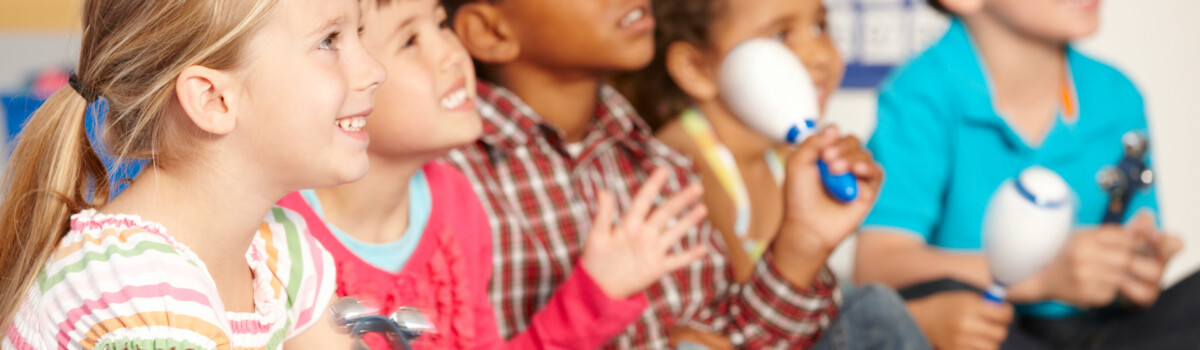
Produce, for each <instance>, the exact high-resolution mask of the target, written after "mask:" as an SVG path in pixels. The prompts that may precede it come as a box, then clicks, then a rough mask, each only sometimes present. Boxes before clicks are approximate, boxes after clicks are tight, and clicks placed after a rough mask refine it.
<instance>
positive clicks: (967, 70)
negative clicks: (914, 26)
mask: <svg viewBox="0 0 1200 350" xmlns="http://www.w3.org/2000/svg"><path fill="white" fill-rule="evenodd" d="M932 3H933V4H934V5H935V7H938V8H939V9H941V10H943V11H945V12H948V13H950V14H952V15H953V17H954V19H953V20H952V23H951V26H950V29H949V30H948V31H947V33H946V35H945V36H944V37H943V38H942V39H941V40H940V41H939V42H938V43H937V44H936V45H934V46H933V47H931V48H930V49H929V50H927V51H926V52H924V53H923V54H921V55H920V56H918V57H917V58H915V59H914V60H913V61H911V62H909V63H908V64H906V65H905V66H903V67H901V68H899V69H897V70H896V71H895V72H893V73H892V75H891V76H890V77H889V79H888V80H887V81H886V82H885V83H884V85H883V86H882V87H881V90H880V95H879V123H878V126H877V128H876V132H875V135H874V136H873V137H872V139H871V141H870V143H869V145H868V147H869V148H870V149H871V151H872V152H874V154H875V156H876V159H877V160H878V161H879V162H880V163H881V164H882V165H883V167H884V169H886V171H887V173H888V182H887V183H886V184H884V186H883V189H882V193H881V195H880V199H879V202H878V204H877V205H876V208H875V209H874V211H873V212H872V213H871V214H870V216H869V217H868V218H867V220H866V223H865V224H864V235H862V237H861V239H860V242H859V245H860V246H859V251H858V254H857V259H858V263H857V264H856V266H857V271H856V278H857V279H858V280H859V282H882V283H885V284H889V285H892V286H893V287H896V288H904V287H910V286H913V285H919V284H922V283H924V282H930V281H936V280H939V279H949V280H953V281H957V282H961V283H959V285H963V286H969V287H974V288H982V287H985V286H987V284H989V283H990V282H991V277H990V274H989V272H988V268H987V265H986V263H985V262H984V259H983V257H982V254H980V248H981V241H982V236H981V227H982V221H983V216H984V212H985V211H986V208H987V203H988V200H989V198H990V197H991V194H992V192H993V191H995V190H996V188H998V187H999V185H1000V184H1001V183H1002V182H1003V181H1004V180H1006V179H1008V178H1011V177H1013V176H1015V175H1016V174H1017V173H1018V172H1019V171H1021V170H1022V169H1025V168H1027V167H1029V166H1032V165H1041V166H1044V167H1046V168H1049V169H1051V170H1053V171H1055V172H1057V173H1058V174H1060V175H1061V176H1062V177H1063V178H1064V179H1065V180H1066V181H1067V183H1068V184H1069V185H1070V186H1071V188H1072V190H1073V191H1074V192H1075V194H1076V195H1077V197H1078V200H1079V202H1078V207H1077V216H1076V228H1077V231H1076V232H1074V234H1073V235H1072V237H1071V238H1070V239H1069V241H1068V243H1067V244H1066V245H1065V247H1064V248H1063V249H1062V251H1060V253H1059V256H1058V257H1056V258H1055V259H1054V260H1053V261H1052V262H1051V263H1049V264H1048V265H1047V266H1046V267H1045V268H1043V269H1042V270H1041V271H1039V273H1038V274H1037V275H1035V276H1034V277H1031V278H1029V279H1028V280H1027V281H1025V282H1022V283H1019V284H1016V285H1014V286H1010V288H1009V300H1011V301H1012V302H1014V303H1016V304H1018V307H1017V311H1018V315H1019V316H1020V317H1018V321H1017V322H1016V325H1014V326H1015V327H1012V328H1008V326H1009V325H1007V324H1004V323H1003V322H998V321H996V320H997V317H994V314H995V313H996V311H995V309H997V308H995V307H992V306H991V305H987V304H985V303H984V302H983V301H982V300H981V298H980V297H979V296H977V295H970V294H971V293H968V292H962V291H953V292H943V293H935V294H932V295H930V296H927V297H924V298H919V299H916V300H912V301H910V302H909V310H910V312H911V313H912V314H913V316H914V318H915V319H916V320H917V322H918V323H919V324H921V327H922V330H923V331H924V332H925V334H926V336H927V337H928V338H930V339H929V340H930V342H931V343H933V344H934V346H935V347H939V348H963V347H968V348H995V347H997V346H999V345H1000V344H1001V343H1002V342H1003V343H1004V347H1005V348H1009V347H1011V348H1021V349H1026V348H1038V347H1048V348H1075V347H1084V346H1085V344H1086V346H1093V345H1094V346H1099V347H1101V348H1111V347H1120V346H1122V345H1123V344H1126V343H1128V344H1129V345H1137V346H1147V345H1154V346H1149V347H1150V348H1171V347H1175V346H1177V345H1182V346H1185V347H1192V346H1195V344H1197V341H1196V340H1186V341H1185V339H1183V338H1180V337H1181V336H1185V334H1186V333H1189V332H1187V330H1189V329H1190V328H1194V327H1196V322H1195V321H1190V322H1175V321H1172V320H1173V319H1176V318H1180V319H1182V318H1186V316H1185V315H1187V314H1189V313H1190V314H1195V311H1200V308H1197V303H1196V301H1195V300H1196V299H1197V298H1192V297H1186V295H1187V294H1195V293H1192V292H1195V291H1200V288H1198V285H1197V279H1196V278H1194V276H1193V277H1189V278H1187V279H1185V280H1184V281H1183V282H1181V283H1180V284H1178V285H1177V286H1176V287H1174V288H1172V290H1170V291H1160V288H1159V285H1158V283H1159V280H1160V279H1161V276H1162V271H1163V267H1164V265H1165V264H1166V262H1167V261H1168V260H1169V259H1170V257H1171V256H1172V255H1173V254H1174V253H1175V252H1176V251H1178V250H1179V248H1180V246H1181V243H1180V241H1179V240H1178V239H1177V238H1175V237H1172V236H1165V235H1162V234H1160V233H1159V232H1158V230H1157V228H1155V225H1154V222H1155V220H1156V215H1157V214H1156V213H1155V212H1156V209H1157V204H1156V201H1157V200H1156V193H1155V190H1154V188H1153V187H1150V188H1147V189H1144V190H1142V191H1139V192H1137V193H1136V194H1135V195H1134V196H1133V198H1132V200H1131V201H1130V204H1129V210H1128V211H1127V212H1128V213H1130V215H1127V217H1126V221H1127V222H1126V224H1125V225H1124V227H1121V226H1118V225H1101V218H1102V216H1103V214H1104V211H1105V206H1106V205H1107V203H1108V193H1106V192H1105V191H1104V190H1103V189H1102V188H1101V186H1100V185H1099V184H1098V183H1097V174H1098V173H1099V172H1100V171H1101V170H1102V169H1105V168H1106V167H1109V166H1113V165H1115V164H1116V162H1117V161H1118V160H1120V159H1121V157H1122V155H1123V154H1124V147H1123V144H1122V137H1123V136H1124V135H1125V134H1126V133H1129V132H1135V133H1140V134H1142V135H1147V127H1146V119H1145V109H1144V106H1143V102H1142V98H1141V95H1140V94H1139V93H1138V91H1137V89H1136V88H1135V87H1134V86H1133V84H1132V83H1131V82H1130V81H1129V80H1128V79H1127V78H1126V77H1125V76H1123V75H1122V74H1121V73H1120V72H1118V71H1117V70H1115V69H1113V68H1112V67H1109V66H1107V65H1105V64H1103V63H1100V62H1097V61H1095V60H1093V59H1091V58H1089V57H1087V56H1085V55H1083V54H1082V53H1080V52H1078V51H1076V50H1074V49H1073V48H1072V47H1071V45H1070V44H1069V41H1070V40H1073V39H1076V38H1079V37H1082V36H1085V35H1088V34H1090V33H1092V32H1094V31H1095V29H1096V27H1097V26H1098V17H1097V9H1098V6H1099V3H1098V1H1090V0H1080V1H1060V0H940V1H938V0H933V1H932ZM1147 162H1149V160H1147ZM1133 213H1139V214H1137V217H1136V218H1134V217H1133V216H1134V215H1133ZM1141 246H1145V247H1149V249H1150V250H1152V251H1153V253H1151V254H1136V253H1135V249H1136V247H1141ZM968 289H969V288H968ZM1184 290H1187V291H1192V292H1184ZM1160 292H1161V293H1160ZM1118 294H1120V295H1124V296H1126V297H1128V298H1129V299H1130V300H1131V301H1132V302H1133V303H1134V304H1137V305H1138V306H1139V307H1140V308H1141V309H1140V310H1138V311H1134V312H1132V313H1128V314H1122V315H1113V314H1109V313H1104V314H1101V313H1100V312H1095V311H1093V312H1085V310H1088V309H1093V310H1094V309H1096V308H1099V307H1103V306H1105V305H1108V304H1110V303H1112V302H1113V301H1114V300H1115V299H1116V297H1117V295H1118ZM1156 300H1157V303H1156ZM1189 323H1190V325H1189ZM1189 327H1190V328H1189ZM1192 339H1194V338H1192Z"/></svg>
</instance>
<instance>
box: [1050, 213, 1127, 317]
mask: <svg viewBox="0 0 1200 350" xmlns="http://www.w3.org/2000/svg"><path fill="white" fill-rule="evenodd" d="M1134 243H1135V237H1134V234H1133V233H1131V232H1129V231H1127V230H1125V229H1124V228H1122V227H1119V226H1116V225H1103V226H1100V227H1096V228H1094V229H1089V230H1085V231H1080V232H1075V233H1073V234H1071V237H1070V238H1068V239H1067V243H1066V244H1065V245H1064V246H1063V249H1062V250H1061V251H1060V252H1059V253H1058V255H1057V256H1055V257H1054V259H1053V260H1051V261H1050V263H1049V264H1047V265H1046V267H1045V268H1042V270H1041V271H1039V272H1038V274H1037V275H1034V277H1033V278H1032V279H1031V280H1032V281H1031V282H1032V283H1039V284H1040V286H1042V288H1041V290H1042V292H1041V293H1040V295H1038V298H1037V300H1045V299H1058V300H1062V301H1065V302H1067V303H1069V304H1072V305H1076V306H1080V307H1095V306H1104V305H1107V304H1108V303H1110V302H1112V301H1113V299H1114V298H1116V296H1117V291H1118V290H1119V288H1120V286H1121V284H1122V282H1123V281H1124V280H1126V279H1127V278H1128V273H1127V271H1128V269H1129V266H1130V261H1131V259H1132V258H1133V246H1134Z"/></svg>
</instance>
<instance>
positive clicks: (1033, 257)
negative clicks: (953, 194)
mask: <svg viewBox="0 0 1200 350" xmlns="http://www.w3.org/2000/svg"><path fill="white" fill-rule="evenodd" d="M1074 221H1075V208H1074V196H1073V194H1072V192H1071V188H1070V187H1068V186H1067V183H1066V181H1063V179H1062V177H1059V176H1058V174H1056V173H1055V172H1053V171H1051V170H1049V169H1046V168H1043V167H1040V166H1033V167H1030V168H1028V169H1025V170H1024V171H1021V173H1020V174H1019V175H1017V177H1016V178H1015V179H1009V180H1007V181H1005V182H1004V183H1003V184H1001V185H1000V188H999V189H998V190H996V193H995V194H993V195H992V200H991V202H990V203H988V209H987V214H985V217H984V226H983V239H984V241H983V244H984V246H983V249H984V256H985V257H986V259H987V263H988V267H989V268H990V269H991V271H992V278H993V282H992V285H991V286H990V287H988V289H987V291H986V292H985V293H984V298H985V299H987V300H989V301H993V302H996V303H1001V302H1003V301H1004V299H1005V296H1006V292H1005V288H1007V286H1011V285H1013V284H1016V283H1018V282H1021V281H1023V280H1025V279H1026V278H1029V277H1030V276H1032V275H1033V274H1035V273H1037V272H1038V270H1041V269H1042V267H1043V266H1045V265H1046V263H1047V262H1049V261H1050V259H1053V258H1054V255H1055V254H1057V253H1058V251H1059V250H1060V249H1061V248H1062V246H1063V244H1064V243H1065V242H1066V239H1067V237H1068V236H1069V235H1070V230H1071V224H1072V223H1073V222H1074Z"/></svg>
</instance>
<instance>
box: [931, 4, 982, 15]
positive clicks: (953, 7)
mask: <svg viewBox="0 0 1200 350" xmlns="http://www.w3.org/2000/svg"><path fill="white" fill-rule="evenodd" d="M938 1H941V2H942V6H943V7H945V8H946V10H949V11H950V12H951V13H953V14H956V15H959V16H969V15H973V14H975V13H976V12H979V10H980V9H982V8H983V1H984V0H938Z"/></svg>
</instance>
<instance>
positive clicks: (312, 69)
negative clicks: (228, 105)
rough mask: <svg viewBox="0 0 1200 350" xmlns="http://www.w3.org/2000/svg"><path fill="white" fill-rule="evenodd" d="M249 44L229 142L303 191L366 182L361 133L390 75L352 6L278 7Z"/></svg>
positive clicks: (294, 3) (302, 3) (325, 0)
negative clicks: (366, 42) (364, 38)
mask: <svg viewBox="0 0 1200 350" xmlns="http://www.w3.org/2000/svg"><path fill="white" fill-rule="evenodd" d="M272 11H273V12H272V13H270V14H269V15H268V17H267V19H266V21H265V22H264V23H263V25H262V27H260V28H258V29H257V32H256V33H255V34H254V35H253V37H252V38H251V40H250V41H249V42H248V45H246V47H247V52H246V55H245V59H246V62H245V66H243V67H242V68H240V69H239V72H240V74H241V76H240V78H241V79H240V81H241V82H240V86H239V88H240V89H238V99H239V100H240V101H242V102H243V103H242V104H241V105H239V106H238V108H239V114H238V120H237V123H238V126H237V127H236V129H234V131H233V132H232V133H231V134H230V135H228V136H229V137H232V140H231V141H232V142H234V143H235V146H234V149H239V150H245V153H244V154H242V155H241V156H242V157H243V158H246V159H247V161H248V162H249V163H251V164H255V165H256V166H254V167H253V168H254V169H248V170H247V171H260V172H267V174H258V175H267V176H271V177H267V178H274V179H276V181H278V184H279V185H283V186H286V188H289V189H293V190H295V189H303V188H315V187H326V186H333V185H338V184H342V183H346V182H351V181H355V180H357V179H359V178H361V177H362V176H363V175H365V174H366V171H367V167H368V162H367V156H366V149H367V144H368V139H367V136H366V133H364V132H362V131H361V128H362V125H363V124H364V123H365V120H366V119H367V118H366V116H367V115H368V114H370V113H371V111H372V108H373V105H374V103H373V95H374V92H375V89H376V88H377V87H378V86H379V85H380V84H382V83H383V81H384V80H385V78H386V72H385V71H384V70H383V67H381V66H380V65H379V62H378V61H376V60H375V59H374V58H372V57H371V56H370V55H368V54H367V51H366V49H364V47H363V45H362V43H361V42H360V41H359V28H360V26H359V12H360V10H359V7H358V3H357V1H355V0H281V1H280V3H279V4H278V6H275V7H274V9H272Z"/></svg>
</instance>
